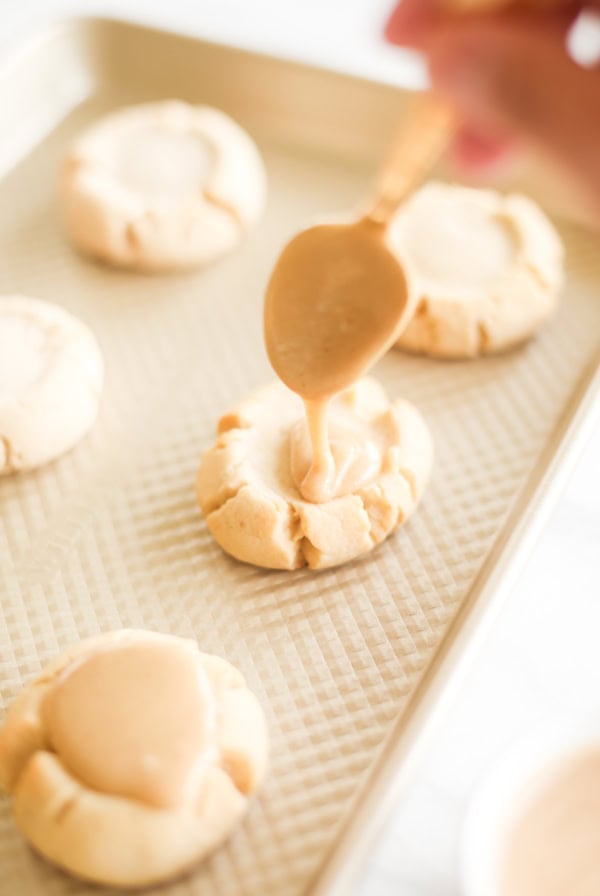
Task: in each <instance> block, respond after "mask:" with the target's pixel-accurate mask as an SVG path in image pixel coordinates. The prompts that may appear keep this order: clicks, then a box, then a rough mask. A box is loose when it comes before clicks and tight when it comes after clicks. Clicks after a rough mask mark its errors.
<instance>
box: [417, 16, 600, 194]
mask: <svg viewBox="0 0 600 896" xmlns="http://www.w3.org/2000/svg"><path fill="white" fill-rule="evenodd" d="M429 54H430V55H429V58H430V68H431V73H432V78H433V81H434V84H435V85H436V87H438V89H439V90H440V91H442V92H443V93H445V94H446V95H447V96H449V97H450V98H451V99H452V100H453V102H454V103H455V105H456V106H457V107H458V109H459V111H460V112H461V114H462V116H463V120H464V121H465V122H466V125H467V130H468V131H470V133H471V134H472V135H475V136H476V137H477V138H478V139H481V140H486V141H488V142H490V143H497V141H499V140H500V141H504V140H505V139H506V138H507V137H510V136H511V135H515V134H516V135H521V136H523V137H525V138H527V139H528V140H530V141H533V142H534V143H537V144H539V145H542V146H544V147H545V148H546V149H547V150H548V151H549V152H550V153H551V154H552V155H554V156H555V157H556V158H557V159H559V160H560V161H561V162H563V163H564V164H566V165H568V166H569V167H570V168H571V169H572V170H573V171H574V173H576V174H578V175H579V176H580V177H581V178H583V179H584V180H587V181H588V183H589V182H593V183H594V184H595V185H596V186H595V188H596V190H597V192H598V194H599V195H600V127H599V126H598V110H599V109H600V74H599V73H598V72H597V71H589V70H584V69H582V68H580V67H579V66H577V64H576V63H574V62H573V61H572V60H571V59H570V58H569V56H568V55H567V53H566V51H565V47H564V29H563V28H562V26H560V25H559V24H558V23H555V24H554V25H552V26H548V27H546V28H531V27H529V26H528V23H527V22H526V21H525V20H522V19H521V18H511V17H508V18H506V19H496V20H494V19H489V20H488V18H485V19H484V18H481V19H479V18H478V19H477V20H472V21H468V22H461V23H452V24H450V25H448V26H446V27H443V28H441V29H440V30H439V31H438V32H436V35H435V37H433V38H432V39H431V41H430V44H429Z"/></svg>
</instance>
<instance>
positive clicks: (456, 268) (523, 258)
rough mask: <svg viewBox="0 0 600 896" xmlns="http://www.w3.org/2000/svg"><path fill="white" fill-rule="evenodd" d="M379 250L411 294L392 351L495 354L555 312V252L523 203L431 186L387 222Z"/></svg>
mask: <svg viewBox="0 0 600 896" xmlns="http://www.w3.org/2000/svg"><path fill="white" fill-rule="evenodd" d="M389 240H390V244H391V246H392V247H393V248H394V249H395V250H396V252H397V254H398V256H399V257H400V259H401V260H402V263H403V264H404V265H405V267H406V268H407V271H408V273H409V275H410V277H411V282H412V283H413V285H414V287H415V288H416V289H417V290H418V294H419V303H418V305H417V310H416V312H415V315H414V317H413V319H412V320H411V322H410V323H409V325H408V327H407V328H406V329H405V330H404V332H403V333H402V334H401V336H400V338H399V339H398V345H399V346H400V347H402V348H405V349H408V350H410V351H414V352H425V353H426V354H430V355H435V356H438V357H446V358H468V357H474V356H476V355H480V354H485V353H487V352H494V351H499V350H501V349H504V348H508V347H509V346H512V345H515V344H517V343H519V342H522V341H523V340H525V339H527V338H528V337H529V336H531V335H532V334H533V333H534V332H535V331H536V330H537V329H538V327H539V326H540V325H541V324H542V323H544V321H545V320H547V318H549V317H550V316H551V315H552V314H553V312H554V310H555V308H556V306H557V302H558V296H559V291H560V288H561V285H562V282H563V247H562V244H561V241H560V238H559V236H558V234H557V233H556V231H555V229H554V227H553V226H552V224H551V223H550V221H549V220H548V218H547V217H546V216H545V215H544V213H543V212H542V211H541V209H540V208H539V207H538V206H537V205H536V204H535V203H534V202H533V201H532V200H531V199H528V198H527V197H525V196H520V195H509V196H502V195H500V194H499V193H496V192H493V191H491V190H475V189H469V188H466V187H459V186H450V185H447V184H442V183H431V184H428V185H427V186H425V187H423V189H421V190H420V191H419V192H418V193H416V194H415V196H414V197H413V198H412V199H411V200H409V202H407V203H406V205H405V206H404V207H403V208H402V209H401V210H400V212H399V213H398V214H397V216H396V218H395V220H394V221H393V223H392V225H391V228H390V233H389Z"/></svg>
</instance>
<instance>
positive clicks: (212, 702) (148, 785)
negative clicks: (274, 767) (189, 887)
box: [0, 630, 267, 887]
mask: <svg viewBox="0 0 600 896" xmlns="http://www.w3.org/2000/svg"><path fill="white" fill-rule="evenodd" d="M266 756H267V733H266V728H265V720H264V716H263V712H262V709H261V707H260V704H259V703H258V701H257V700H256V698H255V697H254V695H253V694H252V693H251V692H250V691H249V690H248V688H247V686H246V684H245V682H244V679H243V678H242V676H241V675H240V673H239V672H238V671H237V670H236V669H235V668H234V667H233V666H231V665H230V664H229V663H227V662H225V660H222V659H219V658H218V657H216V656H210V655H208V654H204V653H200V652H199V650H198V647H197V645H196V643H195V642H194V641H186V640H184V639H182V638H176V637H173V636H169V635H162V634H155V633H151V632H145V631H136V630H123V631H119V632H112V633H110V634H105V635H101V636H99V637H96V638H90V639H88V640H85V641H82V642H81V643H80V644H78V645H77V646H76V647H74V648H73V649H71V650H69V651H67V652H66V653H65V654H64V655H63V656H61V657H59V658H58V659H57V660H56V661H55V662H53V663H51V664H50V665H49V666H48V667H47V668H46V669H45V671H44V672H43V673H42V674H41V675H40V676H39V677H38V678H37V679H36V680H35V681H33V682H31V683H30V684H28V685H27V686H26V687H25V688H24V690H23V691H22V693H21V694H20V695H19V696H18V697H17V699H16V700H15V702H14V703H13V704H12V706H11V707H10V709H9V711H8V715H7V718H6V721H5V723H4V727H3V728H2V730H1V731H0V783H1V784H2V785H3V787H4V788H5V789H6V790H8V791H9V792H10V793H11V794H12V796H13V808H14V815H15V820H16V823H17V825H18V827H19V828H20V830H21V831H22V833H23V834H24V835H25V837H26V838H27V839H28V840H29V841H30V843H31V844H32V845H33V847H34V848H35V849H36V850H37V851H38V852H40V853H41V854H42V855H43V856H45V857H46V858H47V859H49V860H50V861H51V862H53V863H55V864H56V865H58V866H59V867H61V868H63V869H65V870H67V871H69V872H71V873H72V874H74V875H76V876H78V877H81V878H84V879H87V880H90V881H95V882H98V883H104V884H109V885H112V886H117V887H137V886H143V885H150V884H153V883H156V882H159V881H162V880H165V879H166V878H169V877H171V876H173V875H176V874H178V873H180V872H181V871H183V870H184V869H186V868H188V867H189V866H191V865H192V864H194V863H196V862H197V861H199V860H200V859H202V858H204V857H205V856H206V855H207V854H208V853H210V852H211V851H212V850H214V849H215V848H216V847H217V846H218V845H219V844H220V843H221V842H222V841H223V840H224V839H225V838H226V837H227V836H228V835H229V834H230V833H231V831H232V830H233V828H234V827H235V826H236V824H237V823H238V821H239V820H240V818H241V816H242V815H243V813H244V811H245V809H246V807H247V804H248V799H249V797H250V795H251V794H252V793H253V792H254V791H255V790H256V788H257V787H258V785H259V783H260V781H261V779H262V777H263V775H264V771H265V765H266Z"/></svg>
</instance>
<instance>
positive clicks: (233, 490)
mask: <svg viewBox="0 0 600 896" xmlns="http://www.w3.org/2000/svg"><path fill="white" fill-rule="evenodd" d="M330 421H331V422H330V425H331V429H332V431H333V439H334V440H335V438H336V431H337V432H342V433H344V432H347V431H348V430H350V431H352V430H355V431H356V432H357V433H358V434H359V435H360V440H359V442H360V444H361V445H362V444H364V443H365V442H368V443H369V446H370V448H369V450H368V452H367V454H366V455H364V456H363V458H362V459H361V458H360V457H359V461H361V463H360V469H359V470H358V471H357V475H358V476H359V479H358V485H357V486H356V487H355V488H354V490H353V491H352V492H349V493H345V494H341V495H340V497H336V498H333V499H332V500H329V501H326V502H324V503H321V504H316V503H311V502H309V501H306V500H304V499H303V498H302V497H301V495H300V491H299V487H298V485H297V482H298V481H299V480H300V479H301V477H302V474H303V472H305V471H304V470H303V469H302V463H303V458H302V454H303V451H304V446H305V442H306V439H307V438H308V437H307V435H306V433H305V432H304V431H303V427H305V422H304V415H303V405H302V401H301V399H300V398H299V397H298V396H297V395H296V394H295V393H293V392H291V391H290V390H288V389H287V388H286V387H285V386H283V385H282V384H281V383H278V382H276V383H273V384H271V385H269V386H266V387H264V388H263V389H261V390H259V391H258V392H256V393H254V394H253V395H251V396H250V397H249V398H247V399H246V400H245V401H243V402H242V403H241V404H240V405H238V407H236V408H234V410H233V411H231V413H229V414H226V415H225V416H224V417H223V418H222V419H221V421H220V422H219V426H218V438H217V441H216V443H215V444H214V445H213V447H212V448H210V449H209V450H208V451H207V452H206V454H205V455H204V457H203V458H202V462H201V464H200V468H199V470H198V476H197V480H196V488H197V495H198V501H199V503H200V507H201V509H202V511H203V513H204V515H205V517H206V521H207V523H208V527H209V529H210V531H211V532H212V534H213V535H214V537H215V539H216V540H217V542H218V543H219V544H220V545H221V547H222V548H223V549H224V550H225V551H227V552H228V553H229V554H231V555H232V556H234V557H237V559H239V560H243V561H245V562H247V563H252V564H254V565H256V566H264V567H269V568H274V569H296V568H298V567H301V566H305V565H308V566H309V567H311V568H312V569H323V568H324V567H329V566H336V565H338V564H340V563H345V562H347V561H348V560H352V559H354V558H355V557H358V556H360V555H361V554H364V553H366V552H367V551H370V550H371V548H373V547H374V546H375V545H376V544H378V543H379V542H381V541H383V539H384V538H386V537H387V536H388V535H389V534H390V533H391V532H393V531H394V530H395V529H396V528H397V527H398V526H399V525H400V524H401V523H403V522H404V521H405V520H406V519H407V517H408V516H409V515H410V513H411V512H412V511H413V510H414V508H415V506H416V504H417V502H418V501H419V499H420V497H421V495H422V493H423V490H424V488H425V486H426V484H427V481H428V478H429V474H430V469H431V463H432V453H433V451H432V443H431V438H430V435H429V431H428V429H427V427H426V425H425V423H424V421H423V419H422V417H421V415H420V414H419V412H418V411H417V410H416V409H415V408H414V407H413V406H412V405H410V404H409V403H408V402H406V401H403V400H400V399H399V400H396V401H393V402H390V401H389V400H388V398H387V396H386V395H385V392H384V390H383V388H382V387H381V386H380V385H379V383H377V382H376V380H374V379H371V378H364V379H362V380H359V381H358V382H357V383H356V384H355V385H354V386H353V387H351V388H350V389H347V390H346V391H345V392H342V393H341V394H340V395H339V396H338V397H337V398H336V399H334V402H333V407H332V412H331V418H330ZM343 437H344V438H345V436H343ZM333 447H334V448H335V445H334V446H333ZM293 448H295V450H292V449H293ZM373 452H374V453H375V456H376V463H375V466H373ZM349 456H351V455H349ZM295 465H296V466H298V470H294V469H293V467H294V466H295ZM366 471H367V478H364V477H363V474H364V473H365V472H366ZM352 479H354V480H355V481H356V475H354V476H351V477H350V481H351V480H352ZM361 479H362V481H361Z"/></svg>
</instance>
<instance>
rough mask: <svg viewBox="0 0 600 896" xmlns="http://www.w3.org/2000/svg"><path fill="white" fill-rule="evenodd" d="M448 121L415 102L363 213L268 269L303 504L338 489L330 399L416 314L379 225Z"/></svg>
mask: <svg viewBox="0 0 600 896" xmlns="http://www.w3.org/2000/svg"><path fill="white" fill-rule="evenodd" d="M451 121H452V117H451V114H450V112H449V110H448V107H447V106H446V105H445V104H442V103H440V102H439V101H438V100H436V99H435V98H433V97H429V98H428V99H427V100H425V101H422V102H421V104H420V107H419V110H418V114H417V115H416V116H414V117H413V118H412V119H411V121H410V124H409V125H408V127H406V128H404V129H403V130H402V132H401V134H400V137H399V138H398V139H397V140H396V142H395V144H394V146H393V148H392V152H391V154H390V157H389V159H388V161H387V163H386V164H385V165H384V166H383V168H382V170H381V172H380V175H379V178H378V180H377V183H376V189H375V195H374V199H373V201H372V202H371V206H370V208H369V210H368V211H367V212H366V214H365V215H363V216H362V217H361V218H360V219H359V220H357V221H354V222H351V223H349V224H321V225H318V226H316V227H310V228H309V229H308V230H304V231H302V232H301V233H299V234H298V235H297V236H295V237H294V238H293V239H292V241H291V242H290V243H288V245H287V246H286V247H285V249H284V250H283V252H282V253H281V256H280V257H279V260H278V262H277V264H276V265H275V269H274V271H273V273H272V275H271V279H270V281H269V284H268V286H267V291H266V296H265V309H264V335H265V344H266V348H267V354H268V356H269V359H270V361H271V364H272V366H273V368H274V370H275V372H276V373H277V374H278V376H279V378H280V379H281V380H283V382H284V383H285V384H286V385H287V386H288V387H289V388H290V389H292V391H294V392H296V393H297V394H298V395H300V396H301V398H302V399H303V400H304V406H305V410H306V420H307V425H308V433H309V438H310V444H311V449H312V461H311V464H310V467H309V469H308V472H307V473H306V476H305V477H304V479H303V480H302V482H301V483H299V490H300V493H301V494H302V496H303V497H304V498H305V499H306V500H308V501H312V502H316V503H320V502H323V501H328V500H330V499H332V498H334V497H336V495H337V494H339V486H340V476H339V472H340V471H339V470H338V469H337V468H336V461H335V458H334V455H333V453H332V451H331V446H330V442H329V426H328V408H329V402H330V399H331V398H332V397H333V396H334V395H336V394H337V393H338V392H341V391H342V390H343V389H346V388H348V387H349V386H351V385H352V384H353V383H355V382H356V380H357V379H359V377H361V376H362V375H363V374H364V373H366V372H367V370H368V369H369V368H370V367H371V366H372V365H373V364H374V363H375V361H377V359H378V358H379V357H380V356H381V355H383V354H384V352H386V351H387V349H388V348H390V346H391V345H392V344H393V343H394V342H395V341H396V339H397V338H398V335H399V333H400V332H401V330H402V329H403V328H404V327H405V326H406V325H407V323H408V321H409V320H410V318H411V317H412V315H413V313H414V310H415V303H416V299H417V295H416V291H415V290H411V289H410V288H409V284H408V282H407V277H406V274H405V272H404V270H403V268H402V265H401V264H400V261H399V259H398V258H397V257H396V255H395V254H394V253H393V252H392V251H391V250H390V248H389V247H388V245H387V242H386V235H387V228H388V224H389V222H390V220H391V218H392V216H393V214H394V213H395V211H396V210H397V209H398V207H399V205H400V204H401V203H402V202H403V200H404V199H405V198H406V197H407V195H408V194H409V193H410V192H411V190H412V189H413V188H414V187H415V186H416V185H417V184H418V183H419V182H420V180H421V178H422V177H423V176H424V175H425V174H426V173H427V171H429V169H430V167H431V166H432V164H433V163H434V162H435V161H436V159H437V158H438V156H439V155H440V154H441V152H442V150H443V149H444V148H445V146H446V145H447V143H448V138H449V134H450V130H451ZM365 456H366V454H365Z"/></svg>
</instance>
